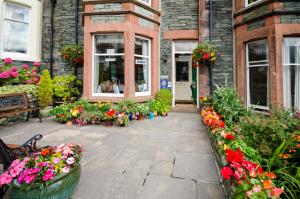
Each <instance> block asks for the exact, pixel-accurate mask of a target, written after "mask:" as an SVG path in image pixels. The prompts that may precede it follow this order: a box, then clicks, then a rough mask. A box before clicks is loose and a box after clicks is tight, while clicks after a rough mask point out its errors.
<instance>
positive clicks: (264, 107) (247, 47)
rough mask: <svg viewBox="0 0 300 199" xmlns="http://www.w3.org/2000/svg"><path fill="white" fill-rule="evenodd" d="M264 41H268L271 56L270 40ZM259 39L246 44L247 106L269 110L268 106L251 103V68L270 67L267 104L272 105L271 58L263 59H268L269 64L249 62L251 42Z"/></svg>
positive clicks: (267, 50)
mask: <svg viewBox="0 0 300 199" xmlns="http://www.w3.org/2000/svg"><path fill="white" fill-rule="evenodd" d="M263 41H265V43H266V48H267V49H266V52H267V57H268V58H269V47H268V41H267V40H266V39H264V40H263ZM255 42H257V41H254V42H249V43H247V44H246V84H247V85H246V90H247V91H246V93H247V94H246V95H247V96H246V97H247V108H251V107H252V108H259V109H262V110H269V109H270V108H269V107H268V106H260V105H254V104H251V101H250V96H251V94H250V78H249V75H250V72H249V69H250V68H253V67H268V83H267V84H268V86H267V87H268V101H267V104H268V105H269V106H270V88H269V82H270V74H269V73H270V64H269V60H263V61H266V62H268V64H261V65H250V62H249V44H251V43H255ZM258 62H260V61H258Z"/></svg>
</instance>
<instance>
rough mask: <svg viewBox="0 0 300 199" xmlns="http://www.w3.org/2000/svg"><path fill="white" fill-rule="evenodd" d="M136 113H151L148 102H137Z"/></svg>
mask: <svg viewBox="0 0 300 199" xmlns="http://www.w3.org/2000/svg"><path fill="white" fill-rule="evenodd" d="M135 113H137V114H139V115H144V116H145V115H148V114H149V107H148V106H147V104H137V105H136V106H135Z"/></svg>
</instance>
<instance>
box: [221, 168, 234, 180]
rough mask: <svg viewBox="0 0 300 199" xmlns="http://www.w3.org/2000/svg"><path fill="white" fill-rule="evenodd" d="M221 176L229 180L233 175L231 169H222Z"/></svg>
mask: <svg viewBox="0 0 300 199" xmlns="http://www.w3.org/2000/svg"><path fill="white" fill-rule="evenodd" d="M221 174H222V176H223V178H224V179H225V180H229V179H230V178H231V176H232V174H233V172H232V170H231V168H230V167H224V168H223V169H221Z"/></svg>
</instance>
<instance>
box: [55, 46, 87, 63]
mask: <svg viewBox="0 0 300 199" xmlns="http://www.w3.org/2000/svg"><path fill="white" fill-rule="evenodd" d="M61 55H62V57H63V58H64V60H66V61H67V62H68V63H69V64H71V65H82V64H83V57H84V50H83V47H81V46H79V45H75V44H70V45H65V46H64V47H63V48H62V49H61Z"/></svg>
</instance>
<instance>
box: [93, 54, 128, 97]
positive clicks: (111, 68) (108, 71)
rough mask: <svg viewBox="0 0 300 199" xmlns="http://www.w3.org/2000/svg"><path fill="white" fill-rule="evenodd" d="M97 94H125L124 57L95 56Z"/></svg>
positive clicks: (95, 89)
mask: <svg viewBox="0 0 300 199" xmlns="http://www.w3.org/2000/svg"><path fill="white" fill-rule="evenodd" d="M94 77H95V80H94V86H95V88H94V92H95V93H114V94H123V93H124V56H95V71H94Z"/></svg>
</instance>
